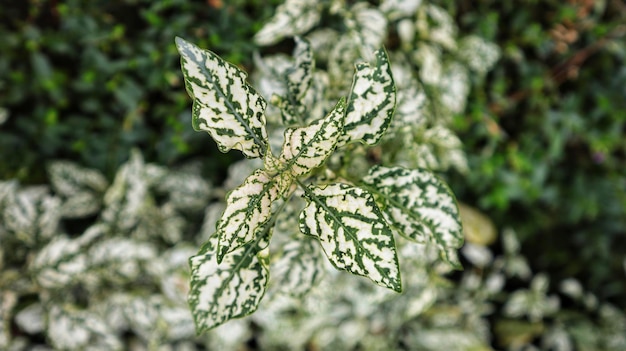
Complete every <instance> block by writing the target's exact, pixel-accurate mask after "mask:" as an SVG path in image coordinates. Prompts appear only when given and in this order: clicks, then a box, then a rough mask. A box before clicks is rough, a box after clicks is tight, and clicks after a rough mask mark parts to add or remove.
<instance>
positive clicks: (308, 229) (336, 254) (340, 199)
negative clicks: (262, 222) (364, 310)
mask: <svg viewBox="0 0 626 351" xmlns="http://www.w3.org/2000/svg"><path fill="white" fill-rule="evenodd" d="M305 197H306V200H307V202H308V203H307V206H306V207H305V208H304V210H303V211H302V212H301V214H300V230H301V231H302V233H304V234H306V235H310V236H313V237H315V238H317V239H318V240H319V241H320V243H321V246H322V249H323V250H324V253H325V254H326V256H327V257H328V259H329V260H330V262H331V263H332V264H333V265H334V266H335V267H336V268H337V269H341V270H346V271H348V272H350V273H352V274H356V275H361V276H365V277H368V278H370V279H371V280H372V281H373V282H375V283H376V284H378V285H380V286H383V287H387V288H390V289H392V290H395V291H397V292H401V291H402V286H401V281H400V269H399V265H398V256H397V252H396V245H395V241H394V238H393V234H392V232H391V229H390V228H389V225H388V224H387V222H386V221H385V219H384V218H383V214H382V213H381V211H380V210H379V208H378V206H377V205H376V202H375V201H374V197H373V196H372V195H371V194H370V193H368V192H367V191H365V190H363V189H361V188H357V187H354V186H351V185H347V184H341V183H336V184H331V185H328V186H326V187H324V188H319V187H313V188H308V189H307V191H306V193H305Z"/></svg>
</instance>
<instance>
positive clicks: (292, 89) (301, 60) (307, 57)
mask: <svg viewBox="0 0 626 351" xmlns="http://www.w3.org/2000/svg"><path fill="white" fill-rule="evenodd" d="M294 40H295V42H296V48H295V49H294V52H293V57H294V59H295V62H294V64H293V66H292V67H290V68H289V69H287V71H286V72H285V73H284V80H285V83H286V86H287V91H286V94H285V97H281V96H278V95H274V96H272V103H275V104H276V105H277V106H278V107H280V110H281V115H282V117H283V123H284V124H285V125H294V124H297V123H299V122H300V121H302V120H303V119H304V117H305V116H304V115H305V113H306V111H307V106H306V105H305V102H304V98H305V97H306V94H307V92H308V91H309V88H310V87H311V83H312V80H313V68H314V67H315V61H314V59H313V51H312V50H311V44H310V43H309V42H308V41H307V40H305V39H302V38H300V37H295V38H294Z"/></svg>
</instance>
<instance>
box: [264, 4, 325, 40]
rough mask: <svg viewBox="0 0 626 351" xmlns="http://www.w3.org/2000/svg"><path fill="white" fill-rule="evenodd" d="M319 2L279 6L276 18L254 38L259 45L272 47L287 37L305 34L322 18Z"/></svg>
mask: <svg viewBox="0 0 626 351" xmlns="http://www.w3.org/2000/svg"><path fill="white" fill-rule="evenodd" d="M322 5H323V4H322V3H321V2H320V1H318V0H287V1H285V2H284V3H283V4H282V5H280V6H278V8H277V9H276V13H275V14H274V17H272V19H270V21H269V22H268V23H267V24H266V25H265V26H263V28H261V30H260V31H259V32H257V34H256V35H255V36H254V41H255V42H256V43H257V44H258V45H272V44H275V43H277V42H279V41H280V40H281V39H283V38H286V37H292V36H296V35H300V34H304V33H305V32H307V31H308V30H309V29H311V28H312V27H313V26H315V25H316V24H317V23H318V22H319V20H320V17H321V11H322Z"/></svg>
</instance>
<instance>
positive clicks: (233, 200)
mask: <svg viewBox="0 0 626 351" xmlns="http://www.w3.org/2000/svg"><path fill="white" fill-rule="evenodd" d="M291 182H292V181H291V178H289V175H288V174H287V173H279V174H277V175H274V176H272V175H270V174H269V173H267V172H266V171H264V170H261V169H259V170H257V171H255V172H254V173H252V174H251V175H250V176H249V177H248V178H246V180H245V181H244V182H243V184H242V185H241V186H239V187H238V188H237V189H235V190H233V191H232V192H231V193H230V194H228V197H227V199H226V209H225V210H224V214H223V215H222V218H221V219H220V221H219V222H218V224H217V235H219V244H218V245H217V247H218V252H217V261H218V263H220V262H221V261H222V259H223V258H224V255H226V254H227V253H229V252H231V251H233V250H235V249H237V248H239V247H241V246H243V245H245V244H247V243H248V242H250V241H253V240H255V238H256V237H257V235H258V234H259V233H261V232H262V230H263V227H264V225H265V224H266V223H267V222H268V221H269V220H270V218H271V216H272V204H273V203H274V201H276V200H278V199H279V198H280V197H282V196H283V195H284V194H285V192H286V191H287V189H289V187H290V185H291Z"/></svg>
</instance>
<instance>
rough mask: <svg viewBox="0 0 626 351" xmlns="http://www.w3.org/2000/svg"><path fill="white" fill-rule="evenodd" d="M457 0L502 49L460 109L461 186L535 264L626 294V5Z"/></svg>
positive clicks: (463, 16)
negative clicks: (464, 171)
mask: <svg viewBox="0 0 626 351" xmlns="http://www.w3.org/2000/svg"><path fill="white" fill-rule="evenodd" d="M524 4H525V5H523V6H522V5H521V4H519V3H517V2H516V3H515V4H513V3H504V2H499V1H483V2H480V3H475V2H470V1H464V2H459V3H454V4H452V3H451V4H450V5H449V7H448V8H449V9H450V11H452V12H453V13H455V14H456V17H457V19H458V22H459V25H460V26H461V28H462V30H464V31H473V32H477V33H479V34H480V35H481V36H484V37H485V38H487V39H488V40H493V41H494V42H497V43H498V44H499V45H500V47H501V48H502V50H503V57H502V59H501V60H500V62H499V64H498V65H497V66H496V68H495V69H494V70H493V71H492V72H491V73H490V74H489V78H488V80H487V82H486V83H485V86H483V87H480V88H479V89H474V91H473V96H472V97H471V98H470V102H469V107H468V110H467V111H466V113H465V114H463V115H459V116H457V118H456V126H457V131H458V132H459V133H460V134H459V136H460V138H461V140H462V141H463V143H464V145H465V147H466V151H467V156H468V161H469V164H470V169H471V172H470V173H469V176H457V177H455V178H454V180H453V188H454V189H455V191H456V192H457V195H458V196H459V197H460V198H461V199H464V200H465V201H469V202H470V203H475V204H476V205H477V206H478V207H480V208H481V209H483V210H484V211H485V212H487V213H488V215H489V216H490V217H491V218H493V219H494V220H495V221H496V223H497V224H498V225H499V226H502V225H510V226H512V227H514V228H516V230H517V232H518V235H520V237H521V239H522V241H523V246H524V252H525V255H526V256H527V257H529V258H530V259H531V260H532V261H531V265H532V266H533V267H534V268H535V269H537V270H540V271H543V270H545V271H549V272H550V273H551V275H553V277H555V278H561V279H562V278H565V277H577V278H579V279H581V281H584V282H585V283H586V284H585V285H586V286H587V287H588V288H589V289H592V291H594V292H595V293H597V294H598V296H600V297H602V298H604V299H609V300H614V301H619V303H620V304H621V305H622V306H624V305H625V304H626V296H625V295H624V293H623V292H624V291H626V280H625V279H624V267H623V264H624V263H623V259H624V253H625V252H626V88H625V87H626V26H624V23H626V6H625V5H624V3H623V2H620V1H582V0H581V1H574V0H573V1H568V2H566V3H563V2H560V1H545V2H535V1H531V2H525V3H524Z"/></svg>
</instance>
